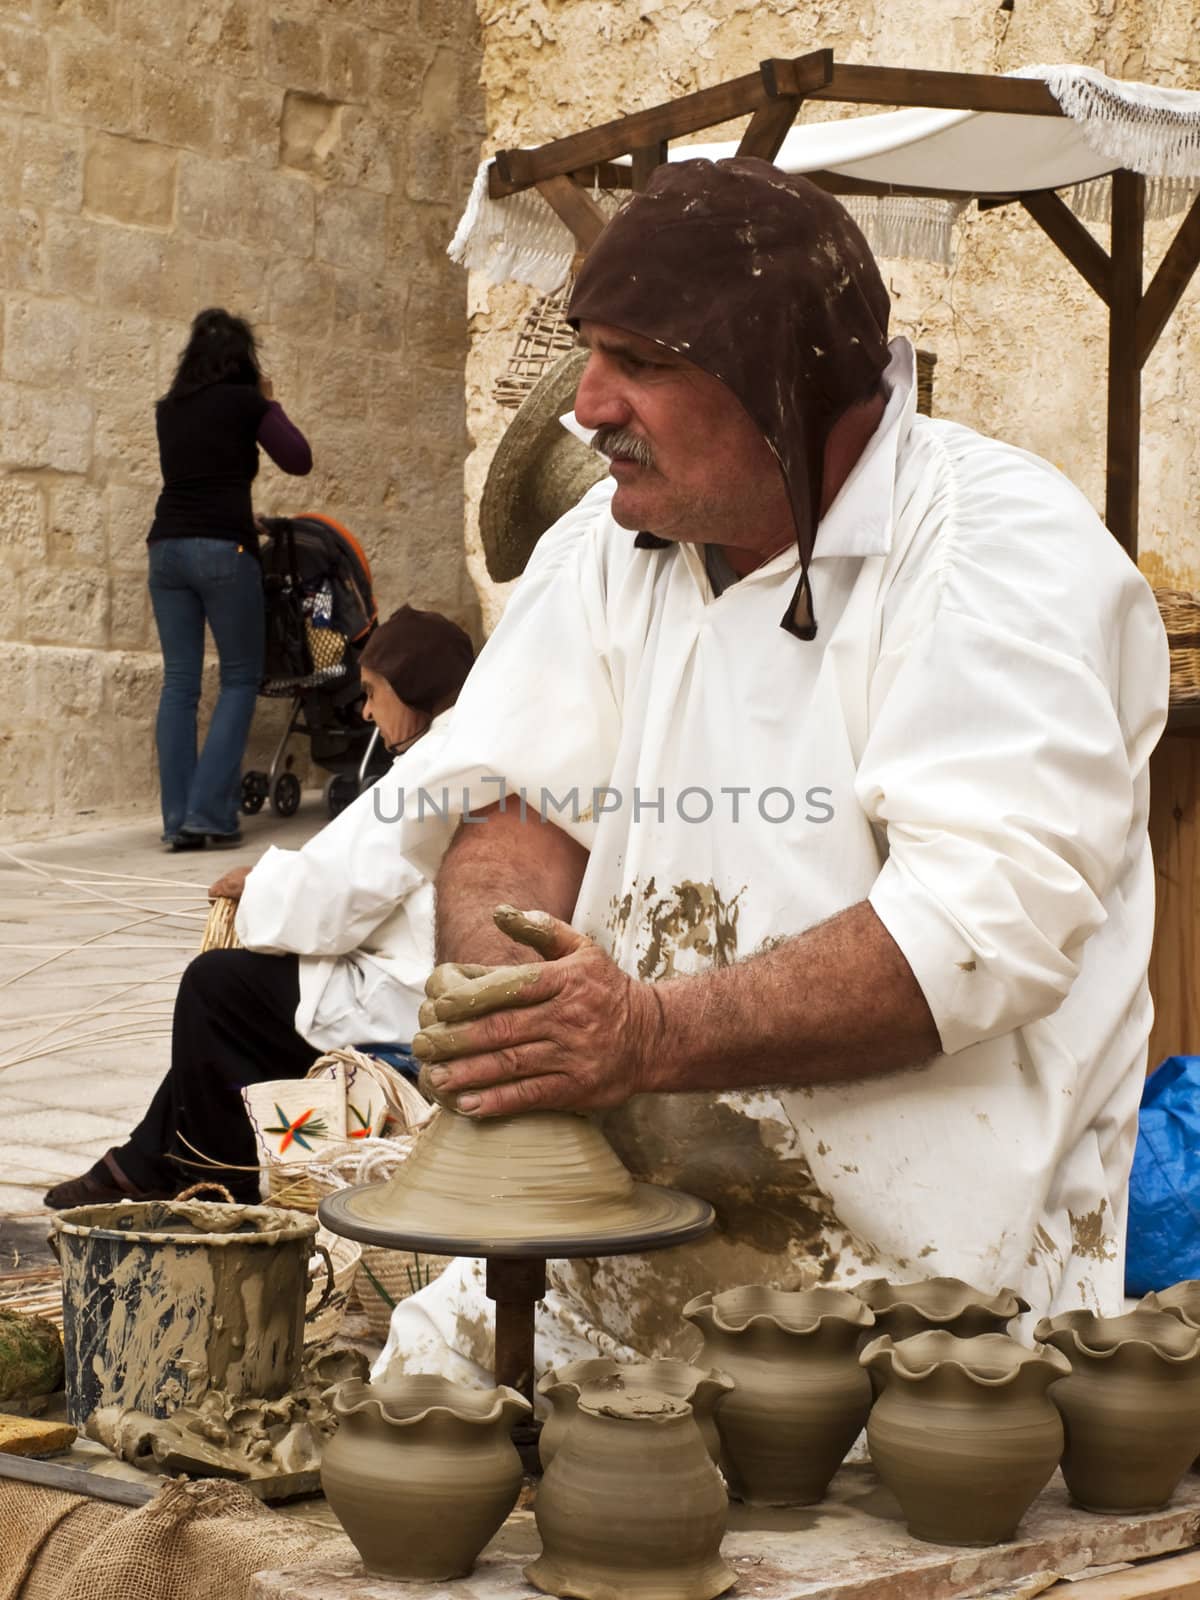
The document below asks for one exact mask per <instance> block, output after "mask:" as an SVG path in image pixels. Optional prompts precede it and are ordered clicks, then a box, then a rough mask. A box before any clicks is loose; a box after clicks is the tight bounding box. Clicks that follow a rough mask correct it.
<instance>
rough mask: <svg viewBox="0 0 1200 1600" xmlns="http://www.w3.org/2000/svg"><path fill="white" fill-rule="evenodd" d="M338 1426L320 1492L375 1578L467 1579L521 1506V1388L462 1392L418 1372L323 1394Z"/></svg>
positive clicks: (524, 1407) (353, 1382)
mask: <svg viewBox="0 0 1200 1600" xmlns="http://www.w3.org/2000/svg"><path fill="white" fill-rule="evenodd" d="M326 1399H327V1400H328V1401H329V1403H330V1406H331V1408H332V1409H333V1411H334V1413H335V1414H336V1415H337V1417H338V1419H339V1424H338V1429H337V1432H336V1433H335V1434H334V1436H333V1438H332V1439H331V1440H330V1441H329V1443H328V1444H327V1445H326V1446H325V1453H324V1456H323V1457H322V1460H321V1487H322V1489H323V1490H324V1491H325V1497H326V1499H327V1500H328V1501H329V1503H330V1505H331V1506H332V1507H333V1509H334V1511H335V1512H336V1514H337V1517H338V1520H339V1522H340V1523H341V1524H342V1527H343V1528H345V1530H346V1532H347V1534H348V1535H349V1536H350V1538H351V1540H352V1541H353V1543H354V1546H355V1548H356V1549H357V1550H358V1553H359V1555H360V1556H361V1557H362V1559H363V1565H364V1566H365V1567H366V1569H367V1571H368V1572H369V1573H372V1574H374V1575H376V1576H378V1577H382V1578H400V1579H406V1580H408V1581H410V1582H413V1581H417V1580H423V1581H425V1582H427V1583H434V1582H441V1581H445V1580H446V1579H449V1578H465V1577H466V1575H467V1574H468V1573H469V1572H470V1571H471V1568H472V1567H473V1566H474V1565H475V1558H476V1557H477V1556H478V1554H479V1552H480V1551H481V1550H482V1549H483V1547H484V1545H485V1544H487V1542H488V1540H489V1539H490V1538H491V1537H492V1535H493V1534H494V1533H495V1532H496V1530H497V1529H498V1528H499V1526H500V1524H501V1523H502V1522H503V1521H504V1519H505V1517H507V1515H508V1513H509V1512H510V1511H511V1510H512V1508H513V1506H514V1505H515V1504H516V1500H517V1495H518V1494H519V1493H520V1489H521V1458H520V1457H519V1456H518V1455H517V1452H516V1449H515V1447H514V1446H513V1442H512V1439H511V1438H510V1430H511V1428H512V1425H513V1422H514V1421H515V1420H516V1418H517V1417H519V1416H521V1415H522V1414H523V1413H528V1412H529V1411H530V1409H531V1407H530V1405H529V1402H528V1400H526V1399H524V1398H523V1397H522V1396H521V1395H519V1394H518V1393H517V1392H516V1390H515V1389H466V1388H463V1387H462V1386H461V1385H460V1384H455V1383H451V1382H450V1381H449V1380H448V1379H447V1378H435V1377H427V1376H425V1375H423V1374H414V1375H412V1376H409V1377H400V1378H391V1379H385V1380H383V1381H382V1382H381V1383H378V1384H371V1383H364V1382H363V1381H362V1379H360V1378H351V1379H350V1380H349V1381H348V1382H346V1383H340V1384H337V1385H336V1386H335V1387H334V1388H333V1389H330V1390H328V1391H327V1393H326Z"/></svg>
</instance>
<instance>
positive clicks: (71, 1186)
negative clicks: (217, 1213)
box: [42, 1150, 176, 1211]
mask: <svg viewBox="0 0 1200 1600" xmlns="http://www.w3.org/2000/svg"><path fill="white" fill-rule="evenodd" d="M175 1187H176V1186H172V1187H171V1188H170V1189H139V1188H138V1186H137V1184H136V1183H134V1182H132V1180H131V1179H129V1178H127V1177H126V1176H125V1174H124V1173H123V1172H122V1171H121V1169H120V1167H119V1166H118V1165H117V1161H116V1156H115V1154H114V1152H113V1151H111V1150H107V1151H105V1153H104V1154H103V1155H102V1156H101V1157H100V1159H99V1161H97V1162H96V1164H95V1166H92V1167H89V1168H88V1170H87V1171H86V1172H84V1173H81V1174H80V1175H79V1177H78V1178H64V1179H63V1181H62V1182H61V1183H56V1184H55V1185H54V1187H53V1188H52V1189H47V1190H46V1193H45V1194H44V1195H43V1196H42V1204H43V1205H44V1206H49V1208H50V1210H51V1211H69V1210H70V1209H71V1208H72V1207H73V1206H101V1205H108V1204H111V1203H112V1202H113V1201H117V1200H170V1199H172V1198H173V1197H174V1195H175Z"/></svg>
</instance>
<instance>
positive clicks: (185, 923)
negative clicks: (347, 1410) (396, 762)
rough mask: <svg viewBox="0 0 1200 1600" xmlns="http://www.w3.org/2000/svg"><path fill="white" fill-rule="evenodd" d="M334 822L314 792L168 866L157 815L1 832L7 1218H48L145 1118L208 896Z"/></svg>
mask: <svg viewBox="0 0 1200 1600" xmlns="http://www.w3.org/2000/svg"><path fill="white" fill-rule="evenodd" d="M327 820H328V819H327V815H326V812H325V809H324V806H323V805H322V803H321V797H320V793H319V791H312V792H306V793H305V795H304V799H303V802H302V804H301V807H300V810H299V811H298V812H297V813H296V815H295V816H294V817H289V818H287V819H282V818H278V817H275V816H274V815H273V814H272V813H271V812H269V811H265V812H263V813H261V814H260V815H259V816H257V817H245V818H243V819H242V827H243V833H244V839H243V842H242V844H241V845H239V846H238V847H237V848H235V849H229V850H206V851H203V852H196V853H194V854H192V853H189V854H172V853H171V852H169V851H168V850H166V849H165V848H164V846H163V845H162V844H160V842H159V839H158V832H159V825H158V819H157V816H152V815H149V814H147V815H146V816H145V817H144V818H141V819H139V820H138V821H135V822H129V821H121V822H116V821H114V820H111V819H110V820H108V821H104V820H103V819H97V821H96V823H95V825H94V826H92V827H90V828H89V829H88V830H87V831H86V832H82V833H75V834H71V835H63V834H57V835H53V836H49V837H46V838H43V839H39V840H22V841H20V842H15V843H7V842H5V841H4V829H3V823H2V822H0V1135H2V1137H3V1150H4V1158H3V1160H2V1161H0V1213H2V1214H5V1215H7V1216H9V1217H11V1216H13V1215H21V1214H28V1213H30V1212H40V1211H41V1209H42V1194H43V1192H44V1191H45V1189H46V1188H47V1187H49V1185H50V1184H52V1183H54V1182H55V1181H56V1180H58V1179H59V1178H63V1177H70V1176H73V1175H74V1174H75V1173H77V1172H82V1171H83V1170H84V1169H85V1168H86V1167H88V1166H90V1165H91V1163H92V1162H93V1161H95V1160H96V1158H97V1157H98V1156H100V1155H102V1154H103V1152H104V1151H105V1150H107V1149H108V1148H109V1146H110V1145H113V1144H118V1143H120V1142H121V1141H123V1140H124V1138H125V1137H126V1135H127V1134H128V1132H129V1129H130V1128H131V1127H132V1126H133V1124H134V1123H135V1122H136V1121H137V1120H138V1119H139V1118H140V1116H141V1115H142V1113H143V1111H144V1110H145V1108H146V1105H147V1103H148V1101H149V1099H150V1096H151V1095H152V1094H153V1092H154V1089H155V1088H156V1086H157V1084H158V1082H159V1079H160V1078H161V1076H162V1074H163V1072H164V1071H165V1069H166V1067H167V1064H168V1061H169V1057H170V1027H171V1011H172V1007H173V1005H174V999H175V991H176V988H177V986H178V983H179V977H180V974H181V973H182V971H183V969H184V967H185V966H186V965H187V963H188V961H189V960H190V959H191V957H192V956H193V955H194V954H195V953H196V952H197V951H198V949H199V946H200V939H201V936H202V933H203V930H204V923H205V918H206V916H207V914H208V901H207V898H206V890H207V887H208V885H209V884H210V883H211V882H213V880H214V879H216V878H217V877H218V876H219V875H220V874H221V873H223V872H225V871H226V870H227V869H228V868H229V867H232V866H237V865H243V864H249V863H251V862H254V861H256V860H257V859H258V857H259V856H260V855H261V854H262V852H263V851H264V850H265V849H266V848H267V846H268V845H271V844H277V845H281V846H283V847H285V848H292V849H294V848H297V847H298V846H299V845H301V844H302V843H303V842H304V840H305V839H307V838H309V837H310V836H311V835H312V834H313V833H315V832H316V831H317V830H318V829H319V828H320V827H322V826H323V824H324V823H325V822H326V821H327ZM3 1270H12V1263H10V1262H9V1261H0V1271H3Z"/></svg>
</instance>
